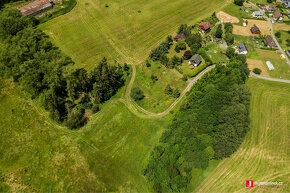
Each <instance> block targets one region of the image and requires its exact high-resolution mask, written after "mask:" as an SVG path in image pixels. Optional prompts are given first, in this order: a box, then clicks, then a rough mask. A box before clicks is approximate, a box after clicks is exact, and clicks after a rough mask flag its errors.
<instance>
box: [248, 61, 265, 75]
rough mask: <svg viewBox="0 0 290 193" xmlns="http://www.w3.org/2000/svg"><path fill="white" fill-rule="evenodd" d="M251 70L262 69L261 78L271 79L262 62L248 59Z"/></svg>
mask: <svg viewBox="0 0 290 193" xmlns="http://www.w3.org/2000/svg"><path fill="white" fill-rule="evenodd" d="M247 63H248V66H249V69H250V70H251V71H253V69H254V68H260V69H261V70H262V73H261V76H265V77H270V75H269V73H268V71H267V69H266V67H265V65H264V64H263V61H262V60H255V59H247Z"/></svg>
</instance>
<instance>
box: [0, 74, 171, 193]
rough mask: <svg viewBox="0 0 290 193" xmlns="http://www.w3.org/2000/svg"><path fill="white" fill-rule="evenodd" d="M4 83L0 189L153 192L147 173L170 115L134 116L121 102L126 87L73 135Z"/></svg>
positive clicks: (0, 88)
mask: <svg viewBox="0 0 290 193" xmlns="http://www.w3.org/2000/svg"><path fill="white" fill-rule="evenodd" d="M0 83H1V84H0V104H1V105H0V116H1V117H2V118H1V120H0V125H1V130H0V146H1V148H0V154H1V157H0V172H1V178H0V187H1V184H7V185H8V186H10V190H11V191H12V192H16V191H18V192H19V191H21V192H31V191H35V192H75V191H78V192H88V191H94V192H96V191H97V192H104V191H109V192H111V191H118V192H130V191H133V192H147V191H148V189H147V185H146V181H145V178H143V176H142V169H143V168H144V164H145V163H146V160H147V157H148V156H149V153H150V152H151V150H152V148H153V147H154V146H155V144H156V142H157V141H158V139H159V137H160V134H161V133H162V131H163V130H164V128H166V127H167V124H168V123H170V119H171V115H168V116H167V117H163V118H162V119H157V118H156V119H154V118H153V119H143V118H140V117H138V116H136V115H134V114H133V113H131V111H130V110H129V109H128V108H127V107H126V105H125V103H124V100H123V99H122V98H121V96H122V95H124V92H125V88H123V89H121V90H120V92H119V93H118V94H117V95H116V96H115V97H113V99H111V100H110V101H108V102H107V103H105V104H104V105H103V106H102V110H101V111H100V112H99V113H97V114H95V115H94V116H92V117H91V119H90V122H89V123H88V124H87V125H86V126H85V127H84V128H82V129H80V130H78V131H70V130H68V129H67V128H63V127H61V126H58V125H57V124H55V123H54V122H52V121H51V120H50V119H49V118H48V115H47V112H46V111H44V110H43V109H41V108H39V107H38V106H37V105H35V102H32V101H31V100H29V99H28V98H27V97H26V96H24V95H23V93H22V92H21V91H20V90H19V88H18V87H17V86H16V85H15V84H13V83H11V82H10V81H3V80H1V81H0ZM2 126H4V127H2Z"/></svg>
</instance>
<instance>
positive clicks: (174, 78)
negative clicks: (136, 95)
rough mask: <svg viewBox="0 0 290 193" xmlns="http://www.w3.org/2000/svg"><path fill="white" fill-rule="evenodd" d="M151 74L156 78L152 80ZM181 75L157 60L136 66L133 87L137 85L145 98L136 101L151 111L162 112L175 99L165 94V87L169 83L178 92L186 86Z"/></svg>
mask: <svg viewBox="0 0 290 193" xmlns="http://www.w3.org/2000/svg"><path fill="white" fill-rule="evenodd" d="M151 75H155V76H157V78H158V80H157V81H156V82H153V81H152V79H151ZM181 78H182V75H181V74H180V73H179V72H178V71H176V70H175V69H167V68H165V67H164V66H163V65H161V64H160V63H158V62H156V63H155V62H151V67H149V68H148V67H146V66H145V64H142V65H138V66H137V74H136V79H135V82H134V85H133V87H139V88H140V89H141V90H142V91H143V92H144V95H145V98H144V99H142V100H141V101H138V102H137V103H138V104H139V105H140V106H141V107H143V108H144V109H146V110H149V111H151V112H156V113H159V112H162V111H164V110H166V109H167V108H168V107H169V106H170V105H171V104H172V103H173V102H174V100H175V98H174V97H172V96H169V95H166V94H165V92H164V91H165V88H166V86H167V85H168V84H169V85H170V86H171V88H178V89H179V91H180V92H182V91H183V90H184V88H185V87H186V86H187V82H185V81H183V80H182V79H181Z"/></svg>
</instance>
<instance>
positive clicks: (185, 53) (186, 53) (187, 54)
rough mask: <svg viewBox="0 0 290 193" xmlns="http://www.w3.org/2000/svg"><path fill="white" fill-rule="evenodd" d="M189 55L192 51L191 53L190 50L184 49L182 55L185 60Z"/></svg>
mask: <svg viewBox="0 0 290 193" xmlns="http://www.w3.org/2000/svg"><path fill="white" fill-rule="evenodd" d="M191 56H192V53H191V51H190V50H187V51H185V52H184V54H183V57H184V58H185V59H186V60H188V59H190V58H191Z"/></svg>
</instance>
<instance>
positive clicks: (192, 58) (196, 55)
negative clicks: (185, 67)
mask: <svg viewBox="0 0 290 193" xmlns="http://www.w3.org/2000/svg"><path fill="white" fill-rule="evenodd" d="M189 60H190V61H191V60H193V61H194V62H195V63H197V64H199V63H200V62H201V57H200V55H198V54H195V55H193V56H192V57H191V58H190V59H189Z"/></svg>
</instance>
